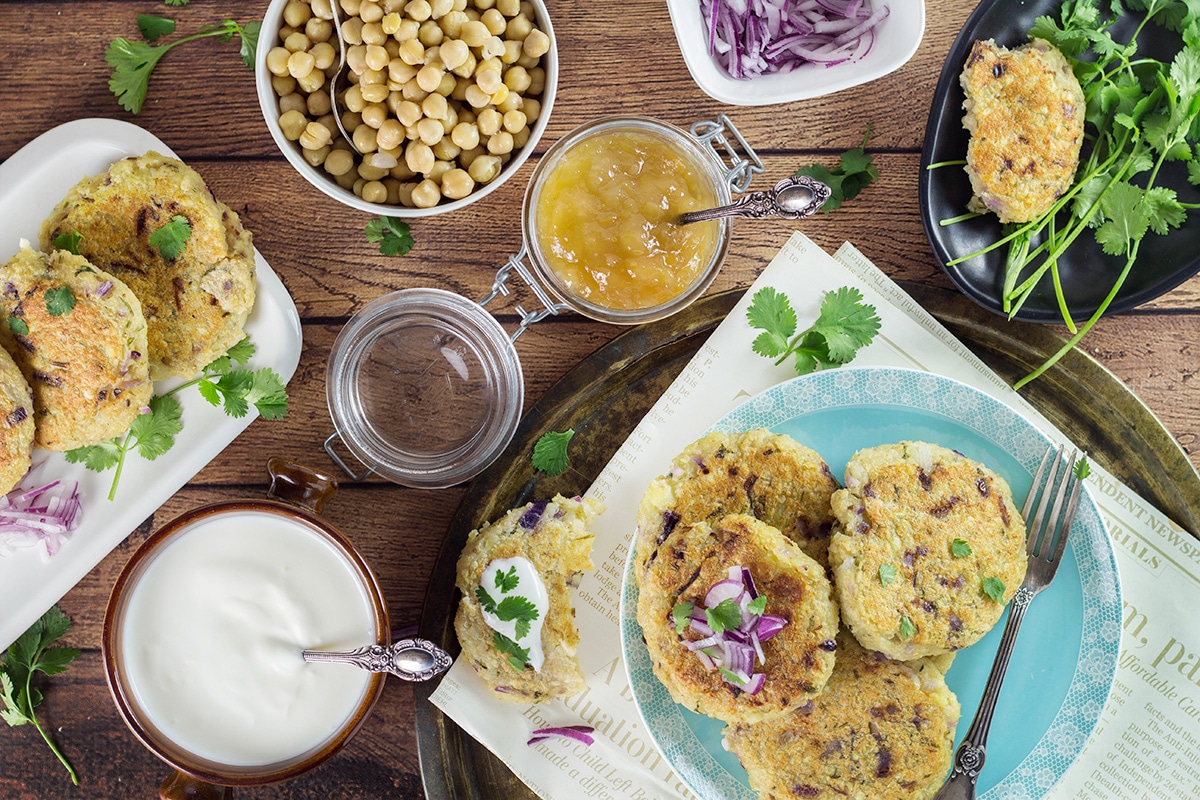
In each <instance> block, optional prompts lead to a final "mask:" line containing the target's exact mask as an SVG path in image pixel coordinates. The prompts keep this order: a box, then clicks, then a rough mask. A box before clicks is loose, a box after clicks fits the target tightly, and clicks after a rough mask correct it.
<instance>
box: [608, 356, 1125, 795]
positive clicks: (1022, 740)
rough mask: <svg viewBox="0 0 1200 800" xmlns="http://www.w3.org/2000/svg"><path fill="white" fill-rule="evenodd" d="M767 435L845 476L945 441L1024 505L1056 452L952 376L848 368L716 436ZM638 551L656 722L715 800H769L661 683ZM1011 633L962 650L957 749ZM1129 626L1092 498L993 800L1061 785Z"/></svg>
mask: <svg viewBox="0 0 1200 800" xmlns="http://www.w3.org/2000/svg"><path fill="white" fill-rule="evenodd" d="M760 427H765V428H770V429H771V430H774V431H776V432H778V433H786V434H788V435H789V436H791V437H792V438H794V439H796V440H797V441H799V442H800V443H801V444H804V445H807V446H809V447H811V448H813V449H814V450H816V451H817V452H818V453H820V454H821V455H822V456H823V457H824V458H825V460H826V461H827V462H828V463H829V466H830V468H831V469H832V470H833V472H834V474H835V475H841V474H842V472H843V470H844V468H845V465H846V462H847V461H848V460H849V459H850V457H851V456H852V455H853V454H854V452H855V451H856V450H859V449H861V448H863V447H871V446H873V445H879V444H888V443H892V442H897V441H901V440H904V439H909V440H920V441H927V442H932V443H936V444H940V445H943V446H946V447H950V448H953V449H955V450H958V451H959V452H961V453H963V454H964V455H966V456H968V457H970V458H973V459H976V460H977V461H980V462H982V463H984V464H986V465H987V466H989V467H991V468H992V469H993V470H995V471H996V472H997V473H998V474H1000V475H1001V476H1002V477H1003V478H1004V479H1005V480H1007V481H1008V483H1009V485H1010V486H1011V487H1012V490H1013V495H1014V497H1017V498H1020V499H1023V498H1024V497H1025V495H1026V494H1028V492H1029V488H1030V485H1031V483H1032V475H1033V473H1034V472H1035V471H1036V470H1037V466H1038V464H1039V462H1040V461H1041V459H1042V456H1043V454H1044V453H1045V452H1046V449H1047V448H1048V447H1050V446H1051V442H1050V440H1049V439H1048V438H1047V437H1046V436H1045V435H1043V434H1042V433H1041V432H1040V431H1039V430H1037V429H1036V428H1035V427H1033V425H1032V424H1031V423H1030V422H1029V421H1027V420H1026V419H1025V418H1024V417H1021V416H1020V415H1018V414H1017V413H1016V412H1014V411H1013V410H1012V409H1010V408H1009V407H1008V406H1005V405H1004V404H1002V403H1000V402H999V401H997V400H995V399H994V398H992V397H990V396H989V395H986V394H984V393H982V392H980V391H978V390H976V389H973V388H971V387H970V386H967V385H965V384H962V383H959V382H957V381H952V380H950V379H948V378H942V377H939V376H936V375H931V374H929V373H925V372H917V371H914V370H904V369H889V368H861V369H852V368H842V369H837V370H830V371H827V372H819V373H816V374H813V375H807V376H804V377H801V378H796V379H794V380H791V381H788V382H786V383H782V384H779V385H778V386H775V387H772V388H771V389H768V390H767V391H765V392H763V393H762V394H760V395H758V396H757V397H754V398H752V399H750V400H748V401H746V402H745V403H744V404H742V405H741V406H739V407H738V408H736V409H734V410H733V411H732V412H730V413H729V414H728V415H726V417H725V418H724V419H722V420H721V421H720V422H718V423H717V424H716V425H714V426H713V430H720V431H742V430H749V429H751V428H760ZM683 444H684V443H680V447H681V448H682V446H683ZM664 467H665V465H664ZM632 556H633V554H632V552H631V553H630V559H631V561H630V563H629V564H627V565H626V569H625V581H624V588H623V590H622V596H621V640H622V649H623V651H624V655H625V665H626V669H627V670H628V673H629V682H630V686H631V687H632V689H633V695H634V700H635V702H636V704H637V706H638V711H639V713H641V715H642V720H643V721H644V722H645V724H646V728H647V729H648V730H649V731H650V733H651V735H652V736H653V737H654V740H655V742H656V743H657V744H658V747H659V749H660V750H662V752H663V755H664V757H665V758H666V759H667V761H669V762H670V764H671V766H672V768H674V770H675V771H676V772H677V773H678V774H679V776H680V777H681V778H683V780H684V781H686V782H687V784H688V786H689V787H690V788H691V789H692V791H694V792H695V793H696V794H697V795H699V796H700V797H701V798H704V800H725V799H726V798H728V799H729V800H733V799H734V798H736V800H755V793H754V792H753V791H751V789H750V786H749V784H748V783H747V780H746V773H745V771H744V770H743V769H742V768H741V766H740V765H739V764H738V762H737V759H736V758H735V757H734V756H733V755H732V754H731V753H728V752H726V751H725V750H724V749H723V748H722V747H721V732H722V729H723V727H724V726H723V723H721V722H720V721H718V720H715V719H710V718H709V717H704V716H700V715H698V714H694V713H692V712H690V711H687V710H686V709H684V708H683V707H682V706H680V705H678V704H677V703H675V702H674V701H673V700H672V699H671V696H670V695H669V694H668V693H667V690H666V689H665V688H664V687H663V685H662V684H661V683H659V681H658V679H657V678H655V676H654V672H653V671H652V669H651V666H650V658H649V655H648V654H647V652H646V646H645V644H644V642H643V641H642V630H641V627H640V626H639V625H638V622H637V599H638V587H637V582H636V581H635V580H634V578H633V575H632V572H631V567H632ZM1006 613H1007V612H1006ZM1003 628H1004V620H1003V619H1002V620H1001V621H1000V623H999V624H997V625H996V627H995V628H994V629H993V630H992V631H991V632H990V633H989V634H988V635H987V636H986V637H984V638H983V640H982V641H980V642H979V643H977V644H975V645H973V646H972V647H969V648H967V649H965V650H962V651H960V652H959V654H958V656H957V658H956V659H955V661H954V666H953V667H951V669H950V672H949V674H948V675H947V676H946V682H947V683H948V684H949V686H950V688H951V689H952V690H953V691H954V692H955V694H957V695H958V699H959V701H960V702H961V703H962V720H961V722H960V724H959V726H958V738H957V739H956V741H955V747H957V746H958V740H959V739H961V737H962V735H963V733H965V732H966V729H967V727H968V726H969V725H970V721H971V719H972V718H973V717H974V716H975V710H976V708H977V707H978V704H979V697H980V695H981V694H982V693H983V685H984V683H985V682H986V681H987V676H988V672H989V671H990V670H991V665H992V659H993V658H994V657H995V653H996V648H997V647H998V646H999V643H1000V635H1001V633H1002V631H1003ZM1120 631H1121V591H1120V587H1119V584H1118V579H1117V562H1116V556H1115V554H1114V553H1113V549H1112V545H1111V544H1110V543H1109V539H1108V536H1107V534H1106V533H1105V529H1104V523H1103V520H1102V519H1101V517H1100V512H1099V509H1098V508H1097V507H1096V503H1095V500H1094V499H1093V498H1092V497H1091V495H1090V494H1088V492H1086V491H1085V492H1084V494H1083V496H1082V499H1081V502H1080V506H1079V513H1078V515H1077V516H1076V518H1075V524H1074V526H1073V527H1072V529H1071V542H1070V545H1069V546H1068V548H1067V555H1066V558H1065V560H1064V561H1063V564H1062V566H1061V567H1060V568H1059V572H1058V576H1057V578H1056V579H1055V581H1054V583H1053V584H1052V585H1051V586H1050V588H1049V589H1047V590H1046V591H1044V592H1043V593H1042V594H1040V595H1038V597H1037V598H1036V599H1035V600H1034V601H1033V605H1032V606H1031V607H1030V609H1029V613H1028V616H1027V617H1026V618H1025V624H1024V625H1023V626H1022V629H1021V636H1020V638H1019V639H1018V640H1017V646H1016V650H1015V652H1014V653H1013V658H1012V662H1011V664H1010V665H1009V668H1008V674H1007V677H1006V679H1005V683H1004V690H1003V691H1002V693H1001V695H1000V700H999V704H998V706H997V709H996V716H995V719H994V721H993V723H992V736H991V741H990V742H989V743H988V754H987V766H986V768H985V769H984V771H983V774H982V775H981V776H980V779H979V790H980V798H981V800H998V799H999V798H1002V797H1021V798H1027V799H1028V800H1037V799H1038V798H1041V797H1044V796H1045V795H1046V793H1047V792H1049V791H1050V788H1051V787H1052V786H1053V785H1054V784H1055V783H1057V782H1058V779H1059V778H1061V777H1062V775H1063V773H1065V772H1066V770H1067V768H1068V767H1069V766H1070V765H1071V763H1072V762H1073V761H1074V760H1075V758H1076V756H1078V755H1079V751H1080V750H1082V749H1083V745H1084V742H1086V741H1087V738H1088V736H1089V735H1090V734H1091V732H1092V729H1093V728H1094V727H1095V725H1096V722H1097V721H1098V720H1099V718H1100V712H1101V710H1102V709H1103V707H1104V703H1105V701H1106V700H1107V699H1108V693H1109V690H1110V689H1111V688H1112V682H1113V677H1114V675H1115V674H1116V669H1117V649H1118V645H1119V643H1120Z"/></svg>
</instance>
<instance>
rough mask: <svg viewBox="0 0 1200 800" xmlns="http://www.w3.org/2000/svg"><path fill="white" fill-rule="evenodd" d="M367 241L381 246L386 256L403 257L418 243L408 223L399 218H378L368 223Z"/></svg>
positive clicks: (380, 249)
mask: <svg viewBox="0 0 1200 800" xmlns="http://www.w3.org/2000/svg"><path fill="white" fill-rule="evenodd" d="M365 232H366V234H367V241H368V242H370V243H371V244H378V245H379V252H380V253H382V254H383V255H385V256H402V255H404V254H405V253H407V252H408V251H409V250H411V249H412V246H413V245H414V244H415V243H416V242H415V240H414V239H413V237H412V233H411V232H410V231H409V228H408V223H407V222H405V221H404V220H402V219H399V218H397V217H376V218H375V219H373V220H370V221H368V222H367V227H366V231H365Z"/></svg>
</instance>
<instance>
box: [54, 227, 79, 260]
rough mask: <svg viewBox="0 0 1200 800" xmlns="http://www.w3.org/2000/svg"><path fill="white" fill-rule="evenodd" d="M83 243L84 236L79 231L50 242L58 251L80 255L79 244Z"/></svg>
mask: <svg viewBox="0 0 1200 800" xmlns="http://www.w3.org/2000/svg"><path fill="white" fill-rule="evenodd" d="M81 241H83V236H82V235H81V234H80V233H79V231H71V232H70V233H62V234H59V235H58V236H55V237H54V238H53V239H51V240H50V246H51V247H53V248H55V249H56V250H66V251H67V252H68V253H72V254H74V255H79V243H80V242H81Z"/></svg>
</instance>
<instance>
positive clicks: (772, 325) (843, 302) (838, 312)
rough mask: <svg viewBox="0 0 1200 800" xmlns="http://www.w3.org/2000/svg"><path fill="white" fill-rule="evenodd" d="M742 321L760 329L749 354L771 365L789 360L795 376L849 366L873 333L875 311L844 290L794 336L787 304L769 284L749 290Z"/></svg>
mask: <svg viewBox="0 0 1200 800" xmlns="http://www.w3.org/2000/svg"><path fill="white" fill-rule="evenodd" d="M746 319H747V320H748V321H749V323H750V327H752V328H758V329H759V330H761V331H763V332H762V333H760V334H759V335H758V337H757V338H755V340H754V343H753V345H752V346H751V347H752V349H753V350H754V352H756V353H758V354H759V355H760V356H764V357H766V358H774V359H775V363H776V364H782V363H783V362H784V361H785V360H786V359H787V358H788V357H789V356H790V357H792V358H793V363H794V366H795V369H796V373H797V374H798V375H807V374H808V373H810V372H815V371H817V370H821V369H829V368H831V367H837V366H840V365H842V364H847V363H849V362H850V361H851V360H852V359H853V358H854V356H855V355H856V354H857V353H858V351H859V349H860V348H862V347H866V346H867V345H868V344H870V343H871V340H872V339H874V338H875V334H876V333H878V332H879V317H878V316H876V314H875V307H874V306H872V305H869V304H867V303H864V302H863V296H862V293H861V292H859V291H858V290H857V289H855V288H853V287H850V286H843V287H842V288H840V289H837V290H835V291H832V292H829V293H827V294H826V295H825V299H824V300H822V301H821V311H820V314H819V315H818V316H817V320H816V322H814V323H813V324H812V325H811V326H810V327H809V328H807V329H806V330H803V331H801V332H800V333H799V334H797V333H796V328H797V327H798V325H797V321H796V311H795V309H793V308H792V304H791V301H789V300H788V297H787V295H785V294H783V293H782V292H779V291H777V290H776V289H774V288H772V287H770V286H765V287H763V288H762V289H759V290H758V291H757V292H755V294H754V297H753V299H752V300H751V303H750V307H749V308H748V309H746Z"/></svg>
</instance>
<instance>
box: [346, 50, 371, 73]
mask: <svg viewBox="0 0 1200 800" xmlns="http://www.w3.org/2000/svg"><path fill="white" fill-rule="evenodd" d="M346 66H348V67H350V71H351V72H353V73H355V74H356V75H361V74H363V73H364V72H366V71H367V48H366V46H364V45H361V44H356V45H351V46H350V47H347V48H346Z"/></svg>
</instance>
